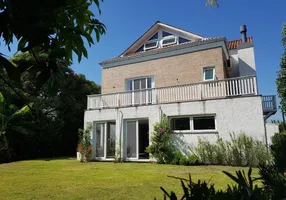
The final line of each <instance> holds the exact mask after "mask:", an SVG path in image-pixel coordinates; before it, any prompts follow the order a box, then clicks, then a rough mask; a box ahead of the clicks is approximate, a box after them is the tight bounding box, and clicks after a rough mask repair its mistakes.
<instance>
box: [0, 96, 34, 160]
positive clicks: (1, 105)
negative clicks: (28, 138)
mask: <svg viewBox="0 0 286 200" xmlns="http://www.w3.org/2000/svg"><path fill="white" fill-rule="evenodd" d="M31 106H32V104H30V105H29V106H24V107H22V108H20V109H17V108H16V107H15V105H13V104H9V103H8V102H7V101H5V98H4V96H3V94H2V93H1V92H0V151H1V154H3V152H6V153H7V154H6V156H7V158H6V159H5V158H2V159H3V162H4V161H5V162H6V161H10V160H11V154H10V147H9V144H8V140H7V134H10V133H11V132H16V133H20V134H28V132H27V130H26V129H25V127H23V126H21V125H20V124H19V123H18V121H19V120H20V119H21V117H22V116H23V115H25V114H27V113H28V112H29V111H30V107H31ZM3 156H4V155H3ZM2 159H1V160H2ZM0 163H1V162H0Z"/></svg>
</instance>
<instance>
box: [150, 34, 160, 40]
mask: <svg viewBox="0 0 286 200" xmlns="http://www.w3.org/2000/svg"><path fill="white" fill-rule="evenodd" d="M157 39H158V33H156V34H155V35H153V36H152V37H151V38H150V39H149V40H157Z"/></svg>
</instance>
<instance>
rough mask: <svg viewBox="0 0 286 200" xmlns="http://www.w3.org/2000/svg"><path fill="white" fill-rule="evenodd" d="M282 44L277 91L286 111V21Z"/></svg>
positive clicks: (282, 109)
mask: <svg viewBox="0 0 286 200" xmlns="http://www.w3.org/2000/svg"><path fill="white" fill-rule="evenodd" d="M282 44H283V47H284V53H283V54H282V56H281V62H280V70H279V71H278V77H277V80H276V84H277V92H278V96H279V97H280V99H281V101H280V104H281V111H282V113H285V112H286V23H285V24H284V25H283V29H282Z"/></svg>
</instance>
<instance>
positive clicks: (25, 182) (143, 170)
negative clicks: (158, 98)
mask: <svg viewBox="0 0 286 200" xmlns="http://www.w3.org/2000/svg"><path fill="white" fill-rule="evenodd" d="M237 169H239V168H237V167H226V166H176V165H159V164H150V163H112V162H110V163H107V162H91V163H80V162H78V161H76V160H75V159H56V160H47V161H45V160H33V161H20V162H14V163H9V164H1V165H0V199H1V200H4V199H13V200H16V199H154V197H157V199H162V198H163V193H162V191H161V190H160V188H159V187H160V186H163V187H164V188H165V189H167V190H168V191H170V190H173V191H175V192H179V193H181V187H180V181H179V180H175V179H172V178H168V177H167V175H171V176H179V177H185V178H187V177H188V174H189V173H191V175H192V178H193V179H194V180H197V179H202V180H206V181H209V182H211V183H215V187H216V188H220V189H224V188H225V187H226V186H227V184H228V183H231V181H230V179H229V178H228V177H227V176H226V175H224V174H223V173H222V170H226V171H229V172H232V173H233V172H234V171H235V170H237ZM240 169H242V168H240ZM244 169H245V170H247V168H244ZM255 175H256V176H257V170H254V176H255Z"/></svg>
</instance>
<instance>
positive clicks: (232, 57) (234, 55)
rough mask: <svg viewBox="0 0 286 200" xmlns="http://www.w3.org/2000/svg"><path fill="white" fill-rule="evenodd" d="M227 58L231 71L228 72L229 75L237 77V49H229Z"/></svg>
mask: <svg viewBox="0 0 286 200" xmlns="http://www.w3.org/2000/svg"><path fill="white" fill-rule="evenodd" d="M229 57H230V58H229V59H230V66H231V71H230V72H229V77H230V78H232V77H239V68H238V55H237V49H232V50H229Z"/></svg>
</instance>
